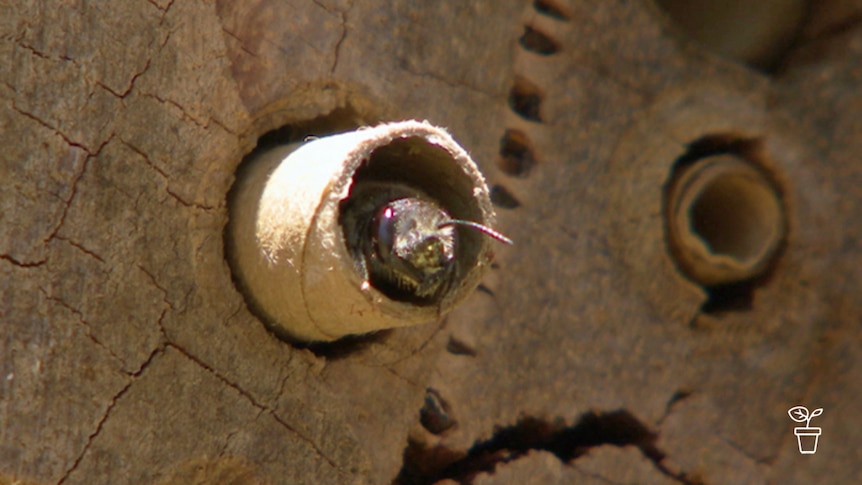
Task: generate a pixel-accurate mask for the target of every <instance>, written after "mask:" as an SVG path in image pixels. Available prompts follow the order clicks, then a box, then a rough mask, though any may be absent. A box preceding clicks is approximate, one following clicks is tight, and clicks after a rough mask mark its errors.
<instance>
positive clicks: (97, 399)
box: [0, 0, 862, 485]
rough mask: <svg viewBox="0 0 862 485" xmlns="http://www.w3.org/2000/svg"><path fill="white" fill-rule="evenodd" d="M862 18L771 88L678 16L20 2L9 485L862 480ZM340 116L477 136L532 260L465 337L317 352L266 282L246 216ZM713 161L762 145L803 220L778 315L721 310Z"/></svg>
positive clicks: (398, 336)
mask: <svg viewBox="0 0 862 485" xmlns="http://www.w3.org/2000/svg"><path fill="white" fill-rule="evenodd" d="M821 3H822V2H821ZM839 4H840V5H839ZM842 5H843V6H842ZM856 11H858V8H856V7H854V6H853V2H845V3H842V2H837V1H836V2H834V4H832V5H831V6H830V7H829V8H828V9H826V8H825V7H824V10H823V12H824V13H822V14H820V15H814V16H813V17H812V18H814V19H815V20H816V21H817V23H816V25H813V26H809V28H808V30H804V32H806V36H807V37H806V36H804V37H803V40H805V41H804V42H801V43H800V44H799V45H797V46H796V47H795V48H794V49H793V50H792V51H791V52H790V54H789V55H788V56H787V57H786V59H785V61H784V62H783V63H782V67H781V68H780V70H779V71H778V72H777V73H776V74H775V75H773V76H765V75H763V74H760V73H757V72H755V71H752V70H749V69H747V68H745V67H743V66H740V65H737V64H734V63H732V62H729V61H727V60H724V59H721V58H718V57H715V56H713V55H712V54H709V53H707V52H704V51H702V50H700V48H698V47H697V46H695V45H693V44H689V43H686V42H683V41H680V40H678V39H677V38H676V37H675V36H672V35H670V31H671V29H672V27H671V26H670V25H669V24H668V22H669V21H668V19H667V18H666V16H664V15H662V14H661V12H660V10H659V9H658V8H657V7H656V6H654V5H653V4H651V3H649V2H628V1H623V0H614V1H610V2H587V1H577V0H570V1H564V0H554V1H550V0H541V1H535V2H533V1H530V2H526V1H515V0H507V1H502V2H501V1H490V0H488V1H485V0H477V1H471V2H459V1H439V2H411V1H408V0H397V1H392V2H372V1H364V0H352V1H350V0H319V1H296V2H293V3H292V4H289V5H288V4H285V3H284V2H273V1H271V0H254V1H251V2H242V3H240V2H227V1H217V2H207V1H202V0H191V1H187V2H173V1H130V2H96V3H94V2H81V1H74V0H70V1H67V2H58V4H57V5H51V6H47V5H45V4H43V3H40V2H29V1H25V2H17V4H9V3H4V4H0V59H2V60H3V66H4V68H3V69H0V133H2V139H3V146H4V150H3V151H2V159H0V179H2V181H3V182H2V184H3V185H2V187H3V190H2V192H0V484H3V485H5V484H7V483H8V484H12V483H26V484H31V483H32V484H48V483H68V484H71V483H171V484H175V483H260V484H280V483H309V484H312V483H314V484H318V483H333V484H335V483H338V484H344V483H357V484H360V483H368V484H389V483H394V482H395V483H402V484H409V483H476V484H478V483H488V484H490V483H495V484H497V483H499V484H502V483H531V482H530V481H531V480H532V483H571V482H573V481H585V482H586V483H608V481H610V482H612V483H629V482H632V481H637V482H638V483H680V482H682V483H708V484H716V483H812V482H817V481H820V480H822V479H824V477H828V479H829V480H830V481H834V482H836V483H840V482H850V481H852V480H851V478H853V477H856V476H858V474H859V473H860V471H862V468H860V463H862V455H860V453H862V452H860V451H859V450H862V446H860V445H862V438H860V437H862V417H860V416H862V414H860V412H859V411H860V408H859V404H858V403H859V402H862V354H860V350H859V349H860V344H862V338H860V333H859V321H860V318H862V300H860V299H859V298H858V292H859V289H860V283H862V243H860V240H862V224H860V222H859V221H862V189H860V187H862V165H860V164H859V163H858V157H859V155H858V154H859V153H862V121H860V117H859V116H858V113H859V112H860V111H862V89H860V86H862V67H860V66H862V31H860V30H859V29H858V28H856V25H857V24H855V23H853V22H849V23H842V22H841V21H839V20H836V18H841V16H840V15H838V14H837V13H835V12H856ZM851 17H852V15H851ZM830 33H831V34H830ZM333 110H335V111H336V112H338V113H342V115H343V116H342V119H341V120H340V122H343V123H346V124H348V125H349V124H355V123H363V122H366V123H370V122H375V121H379V120H398V119H410V118H417V119H427V120H428V121H430V122H431V123H433V124H436V125H441V126H446V127H448V128H449V130H450V132H451V133H452V134H453V135H454V137H455V138H456V139H457V141H458V142H459V143H461V144H462V146H464V147H465V148H467V149H468V150H469V151H470V153H471V155H472V156H473V158H474V159H475V160H476V161H477V163H478V164H479V165H480V166H481V168H482V170H483V172H484V173H485V174H486V176H487V178H488V180H489V185H491V186H497V187H499V188H498V189H497V192H498V194H502V193H504V194H505V195H506V197H505V198H504V199H503V200H504V203H502V204H500V206H498V208H497V211H498V216H499V217H498V220H499V223H498V226H499V229H500V230H501V231H502V232H503V233H505V234H507V235H508V236H511V237H512V239H514V240H515V243H516V244H515V245H514V246H512V247H500V248H499V249H498V251H497V267H496V268H495V269H493V270H492V271H491V274H490V275H489V276H488V277H487V278H486V279H485V281H484V282H483V286H482V288H481V291H477V292H476V293H474V294H473V295H472V296H471V297H470V298H469V299H468V301H467V302H466V303H465V304H464V305H463V306H462V307H460V308H459V309H457V310H456V311H455V312H453V313H452V314H451V315H450V316H449V317H447V318H446V319H445V320H443V321H441V322H435V323H431V324H428V325H422V326H418V327H413V328H406V329H397V330H393V331H390V332H386V333H384V334H381V335H378V336H376V337H375V338H369V339H364V340H361V341H358V342H354V343H351V344H348V345H345V346H342V347H338V348H325V349H303V348H298V347H295V346H292V345H290V344H288V343H286V342H283V341H281V340H279V339H278V338H276V337H275V336H273V335H272V334H270V333H268V332H267V331H266V329H265V327H264V326H263V325H262V324H261V323H260V322H259V321H258V320H257V319H256V318H255V317H254V316H253V315H252V314H251V313H250V312H249V311H248V309H247V308H246V305H245V303H244V301H243V298H242V296H241V295H240V294H239V292H238V291H237V290H236V288H235V286H234V284H233V282H232V279H231V274H230V270H229V268H228V266H227V264H226V262H225V258H224V244H223V231H224V227H225V225H226V223H227V220H228V213H227V204H226V194H227V193H228V191H229V190H230V187H231V185H232V183H233V177H234V173H235V170H236V168H237V166H238V165H239V164H240V162H241V160H242V157H243V156H244V155H246V154H247V153H249V152H250V151H251V150H252V149H253V147H254V146H255V144H256V142H257V140H258V138H259V137H260V136H261V135H263V134H264V133H266V132H268V131H270V130H273V129H276V128H279V127H282V126H284V125H289V124H292V123H299V122H304V121H308V120H311V119H314V118H317V117H320V116H323V115H326V114H328V113H331V112H333ZM348 118H349V119H348ZM712 135H733V136H738V137H746V138H753V139H757V140H759V144H760V147H761V148H762V154H763V163H764V164H765V165H766V167H767V169H768V170H770V171H771V173H773V174H774V176H775V178H776V180H778V181H779V183H780V185H781V188H782V191H783V195H784V203H785V205H786V210H787V214H788V223H789V227H790V233H789V236H788V240H787V241H786V245H785V247H784V249H783V250H782V252H781V256H780V260H779V261H778V263H777V264H776V266H775V267H774V269H773V270H772V273H771V276H770V277H769V278H768V279H766V280H765V281H763V282H761V284H760V285H759V286H757V287H756V288H754V289H753V291H752V299H751V305H750V308H748V309H747V310H734V309H728V310H727V311H722V312H704V311H702V309H703V304H704V302H705V301H706V300H707V298H708V294H707V293H706V292H705V291H704V290H703V289H702V288H700V287H699V286H697V285H695V284H693V283H692V282H690V281H689V280H688V279H686V278H685V277H684V276H682V274H681V273H680V272H679V271H678V268H677V267H676V265H675V263H674V262H673V260H672V258H671V256H670V254H669V252H668V250H667V247H666V244H665V235H664V221H663V218H662V190H663V186H664V184H665V183H666V180H667V177H668V176H669V174H670V171H671V168H672V166H673V163H674V162H675V160H676V159H678V158H679V157H680V156H682V155H683V154H685V153H686V150H688V148H689V144H691V143H692V142H694V141H696V140H698V139H699V138H701V137H703V136H712ZM498 200H500V199H498ZM513 201H514V202H513ZM429 388H430V389H433V392H429V391H427V389H429ZM428 395H430V396H431V398H430V402H431V403H430V404H429V398H428ZM443 402H445V406H444V405H443ZM798 404H803V405H807V406H808V407H809V408H812V407H823V408H824V413H823V415H822V416H820V417H818V418H816V419H817V421H815V423H816V425H817V426H821V427H822V428H823V430H824V434H823V436H821V440H820V441H821V442H820V448H819V450H818V453H817V454H816V455H814V456H804V457H803V456H801V455H799V453H798V451H797V449H796V442H795V437H794V436H793V434H792V429H793V426H794V425H795V424H794V423H792V422H791V421H790V420H789V418H788V417H787V414H786V411H787V409H788V408H790V407H791V406H794V405H798ZM423 408H424V411H422V412H423V413H425V415H426V416H427V415H428V413H437V414H439V413H445V416H442V415H440V416H436V419H437V420H438V421H435V422H441V421H440V420H441V419H442V420H443V421H442V422H444V423H446V426H442V425H441V426H440V427H434V430H435V432H436V433H438V434H434V433H431V432H430V431H428V430H427V429H425V428H424V427H423V426H422V424H421V422H420V416H421V415H422V413H420V410H423ZM452 423H454V424H452Z"/></svg>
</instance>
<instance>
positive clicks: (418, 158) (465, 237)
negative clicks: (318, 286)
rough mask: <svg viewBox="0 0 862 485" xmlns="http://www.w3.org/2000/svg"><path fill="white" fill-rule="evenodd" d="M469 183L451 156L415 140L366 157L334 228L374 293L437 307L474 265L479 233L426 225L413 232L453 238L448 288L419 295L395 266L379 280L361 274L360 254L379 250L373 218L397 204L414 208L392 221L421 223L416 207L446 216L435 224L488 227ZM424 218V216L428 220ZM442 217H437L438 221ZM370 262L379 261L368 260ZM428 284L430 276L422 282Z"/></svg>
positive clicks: (425, 141) (479, 248) (393, 143)
mask: <svg viewBox="0 0 862 485" xmlns="http://www.w3.org/2000/svg"><path fill="white" fill-rule="evenodd" d="M473 188H474V181H473V179H471V178H470V177H469V176H468V175H467V174H466V173H465V172H464V171H463V170H462V169H461V168H460V166H459V164H458V163H457V162H456V160H455V159H454V158H453V157H452V155H451V154H450V153H449V152H447V151H446V150H444V149H443V148H441V147H439V146H437V145H434V144H433V143H431V142H430V141H429V140H428V139H426V138H423V137H419V136H415V137H405V138H399V139H396V140H393V141H391V142H389V143H388V144H385V145H383V146H380V147H378V148H376V149H375V150H374V151H373V152H372V153H371V155H370V157H369V158H368V159H367V160H366V161H365V162H364V163H363V164H362V165H361V166H360V167H359V168H358V169H357V170H356V173H355V174H354V176H353V181H352V186H351V190H350V194H349V196H348V197H347V199H345V200H344V201H342V203H341V206H340V215H339V218H340V223H341V225H342V228H343V231H344V237H345V241H346V243H347V246H348V249H349V250H350V251H351V253H352V255H353V257H354V259H355V260H356V263H357V267H359V270H360V272H362V271H368V272H369V275H368V276H369V277H370V278H369V281H370V282H371V285H372V286H374V287H375V288H376V289H377V290H378V291H380V292H381V293H383V294H385V295H386V296H387V297H389V298H391V299H393V300H396V301H402V302H408V303H412V304H415V305H419V306H429V305H437V304H439V303H440V302H441V301H442V300H443V299H444V298H445V297H446V295H447V294H448V292H449V290H450V289H454V288H455V287H457V286H458V283H459V279H460V276H461V275H463V274H464V273H466V272H467V271H468V270H469V269H470V268H473V267H475V266H476V264H477V263H478V259H479V255H480V253H481V251H482V248H483V245H484V244H485V242H484V241H483V237H484V236H483V235H482V233H480V232H478V231H476V230H473V229H470V228H467V227H459V226H456V227H455V228H454V229H453V228H446V229H443V228H439V227H437V226H438V223H437V222H434V221H430V220H429V221H427V223H428V225H427V226H426V227H424V228H423V229H421V230H420V231H419V232H420V233H422V234H425V235H432V234H440V235H441V236H443V235H444V234H445V233H446V232H447V231H448V232H451V231H453V230H454V232H455V247H454V250H453V255H454V262H453V267H452V268H451V270H452V272H453V275H454V276H453V277H452V285H451V286H452V288H449V287H443V286H441V287H440V288H439V291H431V292H429V293H428V294H421V293H423V292H422V291H417V289H416V288H414V287H413V285H412V284H409V281H408V282H403V281H401V279H400V278H399V272H401V271H403V268H401V269H399V268H398V265H397V264H393V265H386V264H383V265H382V266H390V267H386V268H383V270H385V271H391V273H390V274H387V275H385V277H375V276H376V275H375V272H374V271H370V269H369V268H363V265H364V262H365V261H367V260H368V259H369V256H368V255H367V254H366V253H367V252H369V251H375V250H376V249H377V248H378V247H379V246H375V242H376V241H377V240H378V239H379V232H375V231H379V228H375V226H374V222H373V220H374V218H375V217H376V216H377V214H378V212H379V210H380V209H381V207H382V206H384V205H386V204H387V203H388V202H391V201H393V200H397V199H405V198H409V199H411V200H415V201H416V203H415V204H406V205H405V206H403V209H405V211H404V213H400V214H399V215H398V216H397V217H399V218H402V217H403V218H407V217H414V216H420V215H422V217H425V215H424V214H425V213H424V212H422V207H421V206H420V205H421V204H424V203H425V202H429V203H430V204H432V205H437V206H439V207H440V208H441V209H442V210H443V211H445V214H446V216H445V217H443V218H442V219H440V221H439V222H442V221H443V220H445V219H447V218H448V219H462V220H467V221H473V222H478V223H480V224H488V221H485V220H484V213H483V211H482V208H481V207H480V205H479V203H478V200H477V198H476V197H474V195H473ZM429 217H430V216H429ZM441 217H442V216H441ZM371 259H380V258H378V257H377V256H372V257H371ZM427 275H430V270H429V273H427V274H420V275H418V276H417V275H410V278H408V279H410V280H412V279H413V278H418V279H419V280H423V279H424V278H426V276H427ZM427 278H431V276H427Z"/></svg>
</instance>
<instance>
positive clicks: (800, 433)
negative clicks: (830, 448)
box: [787, 406, 823, 455]
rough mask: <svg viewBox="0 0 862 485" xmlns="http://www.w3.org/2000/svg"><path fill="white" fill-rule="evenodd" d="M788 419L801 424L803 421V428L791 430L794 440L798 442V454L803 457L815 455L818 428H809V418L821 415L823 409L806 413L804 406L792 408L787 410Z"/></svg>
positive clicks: (818, 435)
mask: <svg viewBox="0 0 862 485" xmlns="http://www.w3.org/2000/svg"><path fill="white" fill-rule="evenodd" d="M787 414H789V415H790V419H792V420H794V421H796V422H797V423H801V422H803V421H805V427H802V426H799V427H796V428H793V434H795V435H796V440H797V441H798V442H799V452H800V453H802V454H803V455H813V454H814V453H817V440H818V439H819V438H820V428H812V427H811V418H813V417H815V416H820V415H821V414H823V408H817V409H815V410H814V411H811V412H810V413H809V412H808V408H806V407H805V406H794V407H792V408H790V409H788V410H787Z"/></svg>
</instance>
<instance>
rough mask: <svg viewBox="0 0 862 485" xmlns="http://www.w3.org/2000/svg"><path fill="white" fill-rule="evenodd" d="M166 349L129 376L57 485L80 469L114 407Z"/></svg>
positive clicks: (159, 349)
mask: <svg viewBox="0 0 862 485" xmlns="http://www.w3.org/2000/svg"><path fill="white" fill-rule="evenodd" d="M165 348H166V345H165V344H163V345H160V346H159V347H157V348H156V349H155V350H153V351H152V352H151V353H150V356H149V357H148V358H147V360H146V361H145V362H144V363H143V364H141V367H140V368H138V370H136V371H134V372H132V373H130V374H129V377H130V379H131V380H130V381H129V383H128V384H126V385H125V386H124V387H123V388H122V389H120V391H119V392H118V393H117V394H115V395H114V396H113V397H112V398H111V400H110V402H109V403H108V406H107V408H106V409H105V414H103V415H102V419H100V420H99V423H98V424H97V425H96V429H95V430H94V431H93V432H92V433H90V435H89V436H87V442H86V443H85V444H84V448H83V449H82V450H81V453H80V454H79V455H78V457H77V458H75V461H74V462H73V463H72V466H71V467H69V469H67V470H66V472H65V473H64V474H63V476H62V477H60V480H59V481H58V482H57V485H63V483H65V482H66V480H68V479H69V477H70V476H71V474H72V473H73V472H74V471H75V470H76V469H77V468H78V466H79V465H80V464H81V461H82V460H83V459H84V456H85V455H86V454H87V451H88V450H89V449H90V446H91V445H92V444H93V440H94V439H96V437H97V436H98V435H99V433H101V431H102V428H103V427H104V426H105V422H107V421H108V418H109V417H110V415H111V411H112V410H113V409H114V406H115V405H116V404H117V401H118V400H119V399H120V398H121V397H123V395H124V394H126V393H127V392H128V391H129V389H130V388H131V387H132V384H134V383H135V382H136V381H137V380H138V378H140V377H141V375H142V374H143V373H144V371H145V370H146V369H147V368H148V367H149V366H150V364H151V363H152V362H153V360H155V358H156V356H157V355H159V354H161V353H163V352H164V350H165Z"/></svg>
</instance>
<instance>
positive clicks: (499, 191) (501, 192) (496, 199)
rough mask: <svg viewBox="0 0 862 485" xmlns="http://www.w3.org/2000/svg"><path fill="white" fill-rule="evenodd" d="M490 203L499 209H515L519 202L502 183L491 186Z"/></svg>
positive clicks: (519, 204)
mask: <svg viewBox="0 0 862 485" xmlns="http://www.w3.org/2000/svg"><path fill="white" fill-rule="evenodd" d="M490 196H491V203H492V204H494V205H495V206H497V207H499V208H501V209H517V208H518V207H520V206H521V202H520V201H519V200H518V199H517V198H516V197H515V196H514V195H513V194H512V193H511V192H509V190H508V189H507V188H506V187H503V186H502V185H494V186H493V187H491V194H490Z"/></svg>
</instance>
